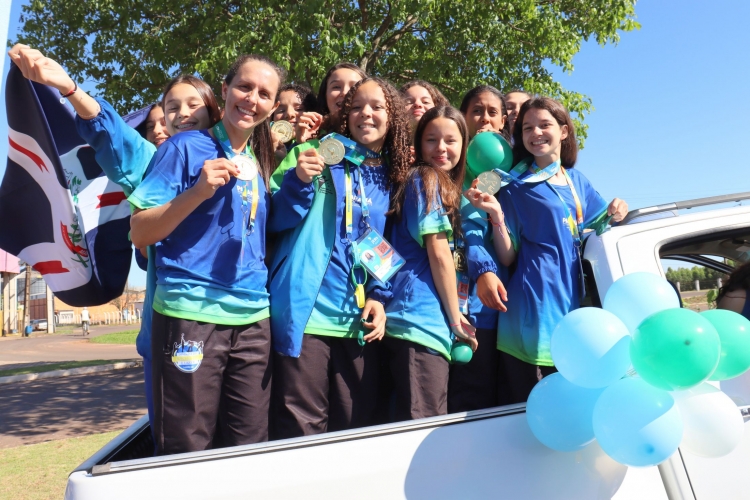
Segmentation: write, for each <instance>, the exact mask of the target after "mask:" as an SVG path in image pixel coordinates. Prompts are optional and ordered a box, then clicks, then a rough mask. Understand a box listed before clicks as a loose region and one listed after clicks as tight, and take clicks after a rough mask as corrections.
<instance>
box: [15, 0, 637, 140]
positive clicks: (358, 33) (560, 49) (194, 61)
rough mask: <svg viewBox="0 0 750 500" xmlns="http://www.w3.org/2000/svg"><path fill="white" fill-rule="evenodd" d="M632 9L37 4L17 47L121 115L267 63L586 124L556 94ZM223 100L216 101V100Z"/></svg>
mask: <svg viewBox="0 0 750 500" xmlns="http://www.w3.org/2000/svg"><path fill="white" fill-rule="evenodd" d="M635 2H636V0H473V1H468V2H458V1H454V0H386V1H383V0H357V1H333V0H285V1H280V0H256V1H242V0H87V1H85V2H72V1H70V0H31V2H30V3H29V5H26V6H24V7H23V14H22V23H23V28H22V30H21V33H20V35H19V39H18V41H20V42H22V43H26V44H28V45H31V46H33V47H36V48H39V49H41V50H43V51H45V52H46V53H48V54H49V55H50V56H51V57H53V58H55V59H56V60H57V61H59V62H60V63H62V64H63V65H64V66H65V67H66V69H67V70H68V71H69V72H70V73H71V75H72V76H74V78H77V79H79V80H90V81H93V82H95V83H96V88H97V90H98V92H99V93H101V94H104V95H106V96H107V98H108V99H109V100H111V101H112V103H113V104H114V105H115V107H116V108H117V109H118V111H120V112H126V111H129V110H132V109H134V108H137V107H140V106H142V105H145V104H147V103H150V102H153V101H155V100H157V99H158V97H159V96H160V92H161V89H162V87H163V86H164V84H165V83H166V82H167V81H168V80H169V79H170V78H171V77H173V76H175V75H176V74H178V73H196V74H198V75H200V76H201V77H202V78H204V79H205V80H206V81H207V82H209V83H210V84H211V85H212V86H213V87H214V89H215V90H216V91H218V89H219V88H220V84H221V76H222V75H223V74H224V73H225V71H226V69H227V67H228V66H229V64H230V63H231V61H232V60H233V59H234V58H235V56H237V55H238V54H240V53H248V52H259V53H264V54H267V55H269V56H271V57H273V58H274V59H275V60H276V61H278V62H279V63H280V64H281V65H283V66H285V67H286V68H288V70H289V74H290V80H293V81H297V82H305V83H308V84H310V85H313V87H314V88H315V87H317V85H318V83H319V81H320V79H321V78H322V77H323V75H324V74H325V71H326V70H327V68H329V67H330V66H331V65H333V64H335V63H337V62H339V61H352V62H355V63H357V64H358V65H359V66H360V67H362V68H364V69H366V70H367V71H368V72H370V73H372V74H376V75H380V76H383V77H385V78H388V79H390V80H391V81H393V82H394V83H396V84H400V83H403V82H405V81H407V80H411V79H414V78H422V79H426V80H429V81H431V82H433V83H435V84H437V86H438V87H440V88H441V89H442V90H443V91H444V93H445V94H446V95H447V96H448V97H449V99H450V100H451V101H452V102H453V103H454V104H458V102H459V99H460V96H461V95H462V94H463V93H464V92H465V91H466V90H468V89H469V88H471V87H472V86H474V85H477V84H479V83H488V84H491V85H495V86H496V87H498V88H500V89H505V90H507V89H510V88H514V87H521V88H524V89H527V90H529V91H532V92H538V93H542V94H545V95H549V96H552V97H556V98H559V99H560V100H561V101H562V102H563V103H564V104H565V105H566V106H567V107H568V108H569V109H570V111H571V112H573V113H574V116H576V118H577V120H578V121H579V135H580V137H581V138H582V139H583V138H585V137H586V127H585V125H583V124H582V121H581V120H582V119H583V118H584V117H585V115H586V114H587V113H589V112H590V111H591V110H592V109H593V107H592V102H591V99H590V98H588V97H586V96H584V95H582V94H580V93H577V92H574V91H571V90H566V89H564V88H563V87H562V85H560V83H558V82H556V81H555V80H554V78H553V76H552V74H551V71H550V69H551V67H552V66H557V67H559V68H562V69H563V70H564V71H567V72H570V71H572V70H573V56H574V55H575V54H576V53H577V52H578V51H579V50H580V47H581V43H582V42H584V41H586V40H589V39H593V40H596V41H597V42H598V43H599V44H601V45H605V44H607V43H617V42H618V41H619V39H620V32H627V31H631V30H633V29H636V28H638V27H639V25H638V23H637V22H636V21H635ZM217 95H218V93H217Z"/></svg>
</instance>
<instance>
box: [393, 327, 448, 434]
mask: <svg viewBox="0 0 750 500" xmlns="http://www.w3.org/2000/svg"><path fill="white" fill-rule="evenodd" d="M382 347H383V350H384V356H387V357H388V360H387V361H388V366H389V368H390V371H391V376H392V377H393V384H394V386H395V393H396V397H395V412H394V417H395V421H396V422H400V421H403V420H411V419H415V418H425V417H434V416H436V415H445V414H447V413H448V366H449V365H448V360H447V359H445V358H444V357H443V356H442V355H441V354H438V353H435V352H430V351H431V350H430V349H428V348H427V347H424V346H422V345H419V344H416V343H414V342H411V341H408V340H402V339H397V338H394V337H385V338H384V339H383V345H382Z"/></svg>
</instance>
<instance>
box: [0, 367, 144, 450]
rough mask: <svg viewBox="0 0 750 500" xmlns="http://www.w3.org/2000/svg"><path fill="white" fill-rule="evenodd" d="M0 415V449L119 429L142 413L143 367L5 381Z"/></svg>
mask: <svg viewBox="0 0 750 500" xmlns="http://www.w3.org/2000/svg"><path fill="white" fill-rule="evenodd" d="M0 414H1V416H0V448H11V447H14V446H20V445H25V444H33V443H39V442H42V441H49V440H54V439H63V438H68V437H75V436H84V435H87V434H98V433H101V432H109V431H112V430H117V429H124V428H126V427H127V426H128V425H130V424H132V423H133V422H134V421H136V420H137V419H138V418H140V417H141V416H143V415H145V414H146V399H145V396H144V393H143V369H142V368H133V369H127V370H117V371H113V372H108V373H103V374H96V375H76V376H72V377H62V378H54V379H46V380H39V381H31V382H18V383H15V384H8V385H5V386H3V388H2V390H0Z"/></svg>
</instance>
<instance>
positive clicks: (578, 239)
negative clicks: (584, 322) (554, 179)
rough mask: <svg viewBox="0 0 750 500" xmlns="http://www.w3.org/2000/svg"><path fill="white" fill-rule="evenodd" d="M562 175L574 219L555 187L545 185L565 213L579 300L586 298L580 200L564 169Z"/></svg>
mask: <svg viewBox="0 0 750 500" xmlns="http://www.w3.org/2000/svg"><path fill="white" fill-rule="evenodd" d="M562 171H563V174H565V182H567V183H568V186H569V187H570V192H571V194H572V195H573V201H574V202H575V205H576V217H575V219H574V218H573V215H572V214H571V213H570V208H568V204H567V203H565V200H564V199H563V197H562V196H561V195H560V193H559V192H558V191H557V189H555V187H554V186H553V185H552V184H550V183H549V182H547V185H548V186H549V187H550V189H552V191H553V192H554V193H555V194H556V195H557V197H558V198H559V199H560V203H562V206H563V210H564V211H565V222H566V226H567V227H568V229H569V230H570V234H571V236H572V237H573V246H574V247H575V250H576V253H577V254H578V280H579V284H580V297H579V298H580V299H583V298H584V297H585V296H586V277H585V275H584V273H583V252H582V251H581V246H582V243H583V240H582V236H583V222H584V220H583V208H582V206H581V200H580V199H579V198H578V193H576V188H575V186H574V185H573V181H572V179H571V178H570V176H569V175H568V172H567V171H566V170H565V168H563V169H562Z"/></svg>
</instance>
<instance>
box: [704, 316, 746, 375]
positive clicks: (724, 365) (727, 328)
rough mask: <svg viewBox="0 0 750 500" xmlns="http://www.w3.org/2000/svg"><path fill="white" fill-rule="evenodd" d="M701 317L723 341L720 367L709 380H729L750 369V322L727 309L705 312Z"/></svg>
mask: <svg viewBox="0 0 750 500" xmlns="http://www.w3.org/2000/svg"><path fill="white" fill-rule="evenodd" d="M701 316H703V317H704V318H706V319H707V320H708V321H709V322H711V324H712V325H713V326H714V328H716V331H717V332H718V333H719V339H720V341H721V356H720V357H719V366H717V367H716V370H714V373H713V374H712V375H711V377H710V378H709V380H728V379H730V378H734V377H737V376H739V375H742V374H743V373H744V372H746V371H747V369H748V368H750V320H748V319H747V318H746V317H744V316H743V315H741V314H737V313H736V312H734V311H727V310H726V309H713V310H711V311H704V312H702V313H701Z"/></svg>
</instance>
